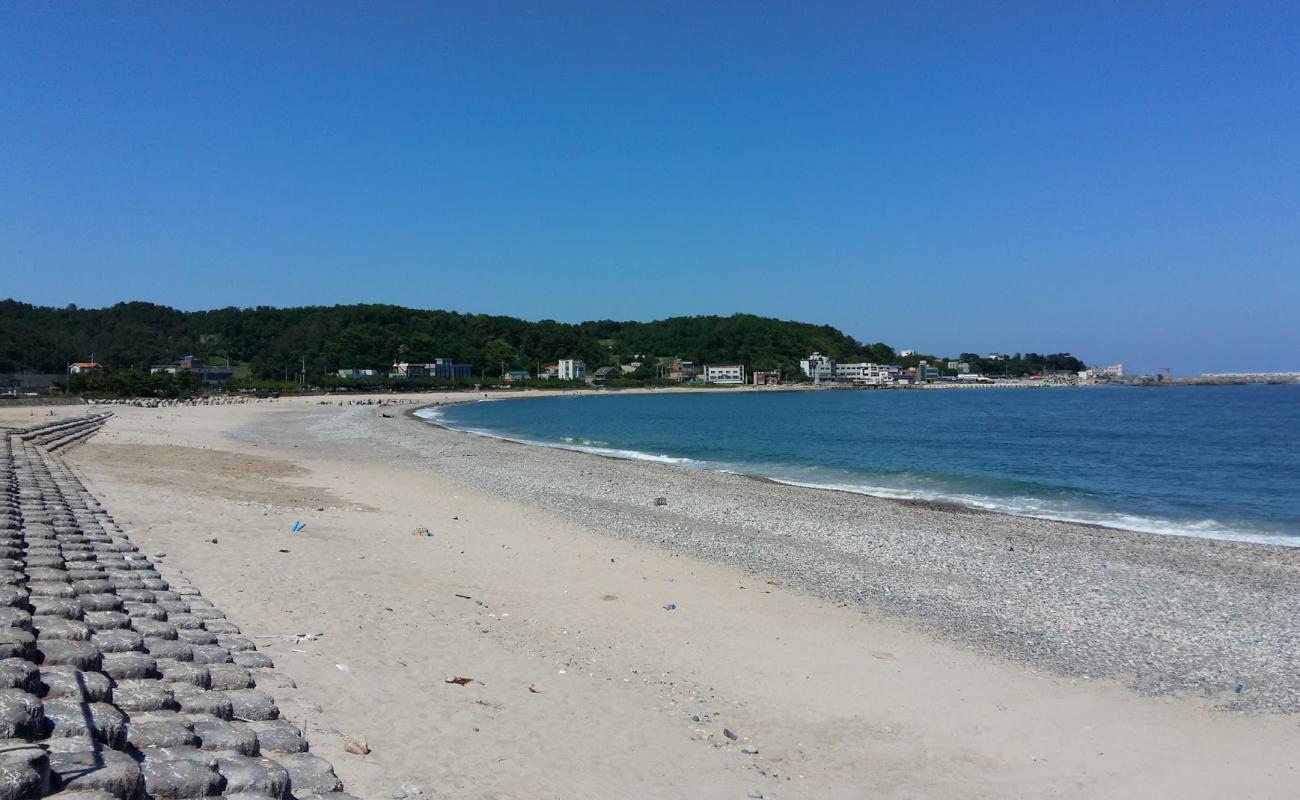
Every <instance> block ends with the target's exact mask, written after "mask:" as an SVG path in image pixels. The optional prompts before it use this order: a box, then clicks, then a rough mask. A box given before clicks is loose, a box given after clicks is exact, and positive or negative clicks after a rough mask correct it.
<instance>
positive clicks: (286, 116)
mask: <svg viewBox="0 0 1300 800" xmlns="http://www.w3.org/2000/svg"><path fill="white" fill-rule="evenodd" d="M1297 41H1300V6H1296V5H1295V4H1294V3H1276V4H1272V3H1263V2H1258V3H1245V4H1228V3H1167V4H1166V3H1129V2H1123V3H1121V2H1113V3H1107V2H1094V3H1080V4H1074V5H1073V7H1071V6H1070V5H1068V4H1063V3H1023V4H1017V3H985V4H961V3H899V4H892V3H877V4H871V3H852V4H835V3H793V2H792V3H781V4H767V3H755V2H745V3H735V4H724V3H715V4H708V3H700V2H689V3H680V4H678V3H663V4H626V5H623V4H619V3H615V2H601V3H590V4H574V3H562V2H561V3H527V4H525V3H518V4H516V3H497V2H474V3H465V4H462V5H436V4H432V3H428V4H425V3H419V4H414V3H413V4H391V3H390V4H370V3H366V4H363V3H355V4H334V3H299V4H283V3H264V2H257V3H244V2H231V3H135V4H76V3H59V4H50V3H6V4H4V5H3V6H0V296H13V297H16V298H18V299H21V300H25V301H28V302H35V303H41V304H51V305H63V304H66V303H69V302H73V303H77V304H78V305H83V306H99V305H108V304H111V303H113V302H116V301H119V300H125V299H143V300H150V301H154V302H159V303H166V304H169V305H174V306H178V307H181V308H188V309H195V308H208V307H217V306H226V305H260V304H272V305H299V304H333V303H349V302H390V303H399V304H402V305H410V306H417V307H431V308H450V309H456V310H461V311H474V312H488V313H502V314H512V315H518V316H522V317H526V318H530V319H541V318H552V319H559V320H565V321H577V320H583V319H600V318H613V319H654V318H659V317H664V316H672V315H679V314H713V313H716V314H729V313H733V312H737V311H745V312H753V313H758V314H768V315H774V316H778V317H783V318H788V319H800V320H806V321H812V322H819V323H820V322H825V323H830V324H833V325H836V326H838V327H840V328H842V329H844V330H845V331H847V332H849V333H850V334H852V335H854V336H857V337H859V338H861V339H864V340H868V341H877V340H883V341H887V342H889V343H891V344H893V345H895V346H897V347H900V348H901V347H913V348H918V349H922V350H927V351H937V352H941V353H953V352H957V351H961V350H979V351H995V350H1008V351H1014V350H1037V351H1042V352H1048V351H1056V350H1067V351H1071V352H1074V353H1075V354H1077V355H1080V356H1081V357H1084V358H1086V359H1088V360H1090V361H1096V362H1112V361H1125V362H1127V363H1128V364H1129V365H1130V367H1131V368H1137V369H1142V370H1151V369H1154V368H1155V367H1157V366H1163V365H1166V364H1167V365H1170V366H1172V367H1173V368H1174V371H1175V372H1176V373H1184V374H1186V373H1194V372H1200V371H1205V370H1224V369H1230V368H1241V369H1300V334H1298V333H1297V331H1296V328H1295V320H1296V318H1297V316H1298V315H1300V47H1297V46H1296V42H1297Z"/></svg>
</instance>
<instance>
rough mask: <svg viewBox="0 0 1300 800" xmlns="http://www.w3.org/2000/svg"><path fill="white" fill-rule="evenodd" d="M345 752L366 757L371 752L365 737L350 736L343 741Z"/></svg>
mask: <svg viewBox="0 0 1300 800" xmlns="http://www.w3.org/2000/svg"><path fill="white" fill-rule="evenodd" d="M343 750H344V751H346V752H348V753H352V754H353V755H358V756H364V755H366V754H367V753H369V752H370V745H369V744H367V743H366V737H364V736H349V737H348V738H346V739H344V740H343Z"/></svg>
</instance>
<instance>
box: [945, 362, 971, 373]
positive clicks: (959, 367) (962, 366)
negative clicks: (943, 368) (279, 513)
mask: <svg viewBox="0 0 1300 800" xmlns="http://www.w3.org/2000/svg"><path fill="white" fill-rule="evenodd" d="M948 369H950V370H952V371H953V372H956V373H957V374H959V375H965V374H966V373H968V372H970V364H968V363H967V362H965V361H949V362H948Z"/></svg>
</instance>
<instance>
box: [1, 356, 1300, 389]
mask: <svg viewBox="0 0 1300 800" xmlns="http://www.w3.org/2000/svg"><path fill="white" fill-rule="evenodd" d="M898 355H899V356H900V358H901V359H904V360H909V359H910V360H912V361H915V366H904V365H901V364H880V363H873V362H865V361H863V362H844V363H841V362H837V361H836V360H835V359H833V358H831V357H829V356H826V355H823V354H822V353H817V352H814V353H810V354H808V356H806V357H804V358H802V359H800V360H799V364H798V367H799V368H798V371H797V372H795V373H794V374H788V373H784V372H782V371H781V370H779V369H775V370H752V371H751V370H750V369H749V368H748V367H747V365H745V364H742V363H725V364H712V363H709V364H697V363H695V362H694V361H691V360H688V359H684V358H681V357H678V356H671V357H657V358H650V357H647V356H640V355H638V356H634V357H633V358H632V359H631V360H629V361H628V362H627V363H619V364H613V365H606V366H601V367H597V368H596V369H590V368H589V367H588V365H587V364H586V363H585V362H584V361H583V360H582V359H580V358H562V359H558V360H556V361H555V362H553V363H549V364H539V365H538V366H537V367H536V368H535V370H533V371H530V370H525V369H508V368H505V367H504V366H503V367H502V369H501V371H500V372H499V374H490V373H489V372H487V371H485V370H475V368H474V365H473V364H469V363H463V362H459V361H456V360H455V359H452V358H435V359H434V360H433V361H430V362H424V363H419V362H413V361H408V360H399V359H394V360H393V363H392V366H391V367H390V368H389V369H388V370H377V369H366V368H349V369H340V370H337V371H335V372H334V373H333V374H331V375H330V376H328V378H329V381H330V383H329V384H328V385H325V386H322V385H320V384H318V383H317V382H316V381H315V380H310V381H309V380H308V376H307V375H306V373H305V371H303V372H299V373H297V374H296V375H295V374H293V373H291V372H289V371H288V370H286V374H285V377H286V379H296V380H298V381H300V382H301V385H302V386H303V387H304V388H307V389H313V388H315V389H320V388H327V389H328V388H333V389H336V390H346V389H347V388H348V387H349V386H351V385H355V386H356V387H358V388H360V387H364V386H373V385H375V384H379V383H386V384H388V385H389V386H390V387H392V388H397V387H398V386H400V385H402V384H405V383H407V382H408V381H409V382H410V383H411V384H412V386H414V385H416V384H421V385H422V384H424V383H426V382H436V383H439V384H465V385H473V386H474V387H476V388H482V387H484V386H496V387H498V388H504V387H511V386H523V385H528V386H534V387H536V386H539V385H542V386H544V385H546V384H547V383H551V382H555V383H557V384H568V385H572V384H575V383H581V384H586V385H588V386H590V387H592V388H597V389H599V388H619V387H625V386H628V385H631V384H632V383H633V382H634V381H637V380H638V378H644V376H646V375H647V373H648V374H649V375H650V379H649V381H646V382H647V383H648V384H649V385H652V386H653V385H660V386H664V385H674V384H676V385H682V386H696V387H739V386H754V387H778V386H793V385H801V386H804V387H819V388H825V389H891V388H913V389H916V388H926V389H943V388H957V387H963V388H999V387H1000V388H1014V387H1034V386H1057V387H1061V386H1095V385H1103V384H1117V385H1132V386H1151V385H1162V384H1163V385H1225V384H1243V383H1297V382H1300V372H1270V373H1251V372H1234V373H1213V374H1204V375H1199V376H1178V377H1175V376H1173V375H1172V374H1171V373H1170V370H1169V368H1168V367H1166V368H1163V370H1162V371H1159V372H1156V373H1154V374H1140V375H1134V374H1130V373H1129V372H1128V371H1127V370H1126V368H1125V365H1124V364H1110V365H1106V366H1101V365H1095V366H1089V367H1087V368H1086V369H1079V370H1075V369H1044V370H1042V371H1041V372H1039V373H1037V374H1030V375H1011V374H1007V373H1005V372H1004V373H1001V374H999V372H998V370H997V366H998V365H999V364H1002V363H1005V362H1007V361H1009V360H1010V359H1012V358H1013V356H1010V355H1008V354H1005V353H989V354H988V355H987V356H984V357H982V358H980V360H979V362H978V363H972V360H973V359H972V360H955V359H939V358H934V359H933V361H931V358H932V357H927V358H921V359H919V360H917V359H916V357H917V356H918V353H917V352H916V351H914V350H901V351H899V353H898ZM980 365H982V366H983V369H980V368H979V367H980ZM104 369H105V366H104V365H103V364H101V363H99V362H97V361H95V360H94V358H93V357H92V358H91V359H90V360H87V361H75V362H71V363H69V364H68V365H67V369H66V373H65V374H64V375H59V374H57V373H55V374H35V373H21V374H20V373H14V374H0V396H20V395H26V396H36V395H43V394H61V393H62V391H63V387H64V386H65V385H66V380H67V379H69V378H71V377H72V376H81V377H83V378H84V377H86V376H91V375H95V374H97V373H101V372H102V371H103V370H104ZM148 374H149V376H151V377H153V376H160V377H171V378H177V377H181V378H185V379H187V380H189V381H191V382H192V383H193V384H194V386H195V388H196V390H198V391H199V393H202V394H212V393H221V392H223V391H225V390H227V388H228V386H229V384H231V382H232V381H234V380H236V379H237V378H238V377H239V375H238V372H237V369H236V368H235V367H232V366H231V365H230V364H229V362H227V363H226V364H224V365H214V364H208V363H206V362H205V361H204V360H203V359H202V358H199V357H196V356H194V355H184V356H181V357H180V358H178V359H176V360H175V361H173V362H170V363H167V364H154V365H152V366H150V367H149V372H148ZM231 390H232V391H233V388H231Z"/></svg>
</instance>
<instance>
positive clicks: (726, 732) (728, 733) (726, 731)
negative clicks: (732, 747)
mask: <svg viewBox="0 0 1300 800" xmlns="http://www.w3.org/2000/svg"><path fill="white" fill-rule="evenodd" d="M722 735H723V736H725V737H727V738H728V739H730V740H731V741H733V742H734V741H736V734H734V733H732V732H731V728H723V729H722Z"/></svg>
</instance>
